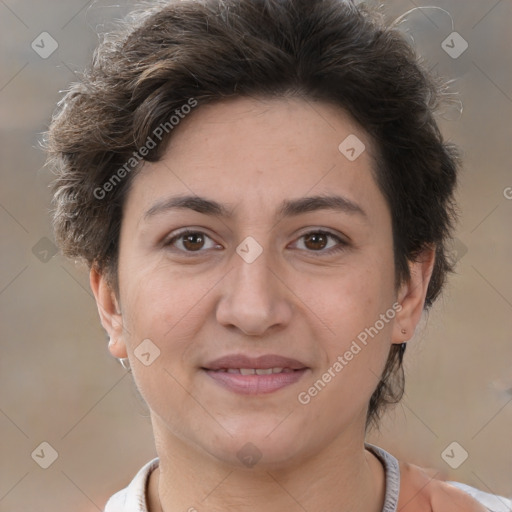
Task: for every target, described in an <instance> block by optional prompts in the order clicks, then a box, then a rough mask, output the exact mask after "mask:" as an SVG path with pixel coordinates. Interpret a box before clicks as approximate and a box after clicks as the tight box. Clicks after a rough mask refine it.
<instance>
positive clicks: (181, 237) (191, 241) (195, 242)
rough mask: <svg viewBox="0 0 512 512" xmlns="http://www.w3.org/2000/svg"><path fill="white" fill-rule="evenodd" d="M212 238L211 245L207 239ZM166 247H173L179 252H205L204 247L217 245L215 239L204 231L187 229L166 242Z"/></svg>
mask: <svg viewBox="0 0 512 512" xmlns="http://www.w3.org/2000/svg"><path fill="white" fill-rule="evenodd" d="M207 240H210V241H211V242H210V247H208V246H207V245H206V241H207ZM164 245H165V246H166V247H172V248H173V249H176V250H177V251H179V252H183V253H187V252H188V253H193V252H198V253H200V252H205V250H203V249H211V248H213V247H214V246H215V244H214V243H213V240H212V239H211V238H210V237H209V236H208V235H206V234H205V233H203V232H202V231H192V230H186V231H182V232H181V233H178V234H176V235H175V236H173V237H172V238H170V239H169V240H168V241H167V242H165V244H164Z"/></svg>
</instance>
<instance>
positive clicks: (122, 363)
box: [117, 357, 131, 371]
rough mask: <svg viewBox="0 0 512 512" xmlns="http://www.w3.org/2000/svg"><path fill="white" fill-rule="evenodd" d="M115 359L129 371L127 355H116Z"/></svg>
mask: <svg viewBox="0 0 512 512" xmlns="http://www.w3.org/2000/svg"><path fill="white" fill-rule="evenodd" d="M117 360H118V361H119V362H120V363H121V366H122V367H123V368H124V369H125V370H128V371H130V370H131V367H130V360H129V359H128V358H127V357H118V358H117Z"/></svg>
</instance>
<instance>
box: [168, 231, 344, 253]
mask: <svg viewBox="0 0 512 512" xmlns="http://www.w3.org/2000/svg"><path fill="white" fill-rule="evenodd" d="M191 234H192V235H198V234H200V235H204V236H205V237H207V238H209V239H210V240H211V239H212V238H211V237H210V236H208V235H207V234H206V233H205V232H204V231H199V230H192V229H185V230H183V231H180V232H178V233H176V234H175V235H174V236H173V237H172V238H170V239H168V240H167V241H166V242H165V243H164V246H165V247H169V246H171V245H173V244H174V242H176V241H177V240H179V239H181V238H183V237H185V236H186V235H191ZM312 234H321V235H326V236H327V237H330V238H332V239H334V240H336V241H337V242H338V245H337V246H335V247H331V248H330V249H328V250H325V249H320V250H318V251H313V250H310V251H307V252H310V253H313V254H314V253H319V254H318V256H324V255H326V254H327V255H331V254H334V253H338V252H341V251H344V250H346V248H347V247H348V245H349V244H348V243H347V242H346V241H345V240H343V239H341V238H340V237H339V236H336V235H335V234H333V233H331V232H329V231H324V230H321V229H318V230H313V231H308V232H307V233H304V234H302V235H301V236H300V237H299V240H300V239H302V238H304V237H306V236H308V235H312ZM178 251H180V252H183V253H185V254H189V255H190V256H195V255H196V254H199V253H201V252H205V251H204V250H201V249H200V250H198V251H187V250H182V249H178ZM187 257H188V256H187Z"/></svg>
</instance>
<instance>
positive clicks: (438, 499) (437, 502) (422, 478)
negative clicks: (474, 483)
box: [398, 462, 489, 512]
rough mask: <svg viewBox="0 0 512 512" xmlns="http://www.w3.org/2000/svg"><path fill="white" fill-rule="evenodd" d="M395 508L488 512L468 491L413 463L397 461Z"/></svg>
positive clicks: (411, 511)
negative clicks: (397, 481)
mask: <svg viewBox="0 0 512 512" xmlns="http://www.w3.org/2000/svg"><path fill="white" fill-rule="evenodd" d="M398 510H401V511H403V512H489V510H488V509H487V508H486V507H484V506H483V505H482V504H481V503H479V502H478V501H476V500H475V499H474V498H472V497H471V496H470V495H469V494H468V493H466V492H464V491H463V490H461V489H458V488H457V487H454V486H452V485H450V484H448V483H446V482H443V481H442V480H438V479H437V478H436V474H435V473H434V474H429V473H427V471H426V470H424V469H423V468H421V467H419V466H415V465H414V464H409V463H407V462H400V495H399V499H398Z"/></svg>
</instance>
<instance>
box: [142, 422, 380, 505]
mask: <svg viewBox="0 0 512 512" xmlns="http://www.w3.org/2000/svg"><path fill="white" fill-rule="evenodd" d="M153 426H154V430H155V440H156V444H157V453H158V455H159V459H160V464H159V467H158V468H157V469H156V470H155V471H153V473H152V474H151V477H150V480H149V485H148V492H147V495H148V500H147V501H148V511H149V512H177V511H183V510H187V511H189V510H190V511H191V512H193V511H194V510H195V511H201V510H208V511H210V512H224V511H225V510H233V511H237V512H256V511H258V512H259V511H260V510H265V511H267V512H278V511H279V512H281V511H282V510H288V511H289V512H295V511H297V512H304V510H307V511H308V512H320V511H325V510H335V511H336V512H348V511H350V512H363V511H364V512H381V510H382V507H383V503H384V494H385V475H384V469H383V467H382V464H381V462H380V461H379V460H378V459H377V458H376V457H375V456H374V455H373V454H371V453H370V452H369V451H367V450H365V449H364V436H363V437H361V438H359V439H357V442H356V441H354V437H353V433H348V432H347V434H346V435H343V434H342V435H340V436H339V437H338V438H336V439H335V440H334V441H333V442H332V443H331V444H330V445H329V446H326V447H325V448H324V449H323V450H322V451H321V452H319V453H316V454H315V455H314V456H311V457H303V458H301V459H300V460H299V459H296V460H294V461H293V462H290V461H287V462H286V463H283V464H282V465H279V466H277V465H276V466H272V467H268V466H266V467H260V468H259V469H258V466H259V464H256V465H255V466H253V467H252V468H240V467H239V466H236V467H235V466H231V465H228V464H225V463H224V462H223V461H218V460H217V459H214V458H213V457H212V456H211V455H209V454H208V453H205V452H201V451H200V449H197V448H196V449H194V448H191V446H190V445H189V444H186V443H184V442H183V441H182V440H181V439H179V438H177V437H175V436H173V435H170V433H169V431H168V430H167V429H165V428H162V429H159V428H158V425H155V423H153ZM348 434H351V435H348Z"/></svg>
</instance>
